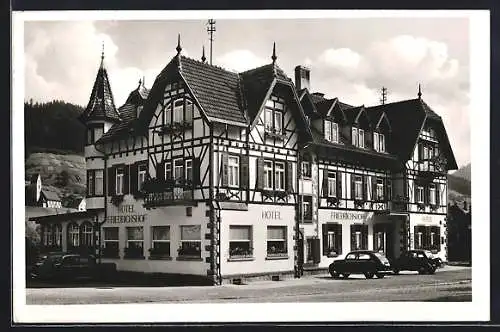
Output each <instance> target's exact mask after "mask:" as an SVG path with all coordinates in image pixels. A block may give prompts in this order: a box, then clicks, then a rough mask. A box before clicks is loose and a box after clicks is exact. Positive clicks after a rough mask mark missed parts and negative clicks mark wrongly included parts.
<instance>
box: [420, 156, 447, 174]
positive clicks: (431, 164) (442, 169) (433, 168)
mask: <svg viewBox="0 0 500 332" xmlns="http://www.w3.org/2000/svg"><path fill="white" fill-rule="evenodd" d="M418 170H419V171H420V172H421V173H422V174H423V175H428V176H432V177H435V176H440V175H444V174H446V159H444V158H442V157H439V156H437V157H433V158H430V159H424V160H421V161H420V162H419V163H418Z"/></svg>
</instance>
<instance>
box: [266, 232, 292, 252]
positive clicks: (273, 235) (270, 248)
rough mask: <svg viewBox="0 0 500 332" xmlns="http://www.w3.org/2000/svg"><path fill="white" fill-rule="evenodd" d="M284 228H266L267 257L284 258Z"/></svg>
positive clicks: (285, 233) (285, 243) (285, 250)
mask: <svg viewBox="0 0 500 332" xmlns="http://www.w3.org/2000/svg"><path fill="white" fill-rule="evenodd" d="M286 239H287V229H286V226H267V255H268V256H284V255H286V254H287V252H288V251H287V241H286Z"/></svg>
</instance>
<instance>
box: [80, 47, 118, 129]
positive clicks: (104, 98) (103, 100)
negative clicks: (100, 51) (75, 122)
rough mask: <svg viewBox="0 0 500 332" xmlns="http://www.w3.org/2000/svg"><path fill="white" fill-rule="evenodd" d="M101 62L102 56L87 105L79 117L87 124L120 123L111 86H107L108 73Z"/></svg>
mask: <svg viewBox="0 0 500 332" xmlns="http://www.w3.org/2000/svg"><path fill="white" fill-rule="evenodd" d="M103 60H104V56H102V58H101V66H100V67H99V70H98V71H97V76H96V79H95V81H94V87H93V88H92V93H91V95H90V99H89V103H88V104H87V107H86V108H85V111H84V112H83V113H82V115H81V116H80V120H81V121H82V122H87V121H89V120H110V121H115V122H116V121H120V114H119V113H118V112H117V110H116V107H115V102H114V100H113V93H112V92H111V86H110V84H109V79H108V72H107V71H106V68H105V67H104V64H103Z"/></svg>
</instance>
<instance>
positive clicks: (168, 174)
mask: <svg viewBox="0 0 500 332" xmlns="http://www.w3.org/2000/svg"><path fill="white" fill-rule="evenodd" d="M171 179H172V164H171V163H170V162H166V163H165V180H171Z"/></svg>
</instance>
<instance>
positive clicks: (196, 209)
mask: <svg viewBox="0 0 500 332" xmlns="http://www.w3.org/2000/svg"><path fill="white" fill-rule="evenodd" d="M176 49H177V55H175V56H174V57H173V58H172V59H171V61H170V62H169V63H168V64H167V65H166V66H165V68H164V69H163V70H162V71H161V72H160V73H159V74H158V76H157V77H156V80H155V81H154V83H153V86H152V87H151V89H147V88H146V87H145V86H144V82H143V81H142V82H140V83H139V86H138V87H137V89H135V90H134V91H132V92H131V93H130V95H129V97H128V99H127V100H126V102H125V104H124V105H122V106H120V107H118V108H116V106H115V104H114V99H113V94H112V91H111V86H110V83H109V79H108V73H107V70H106V68H105V66H104V63H103V61H101V66H100V68H99V69H98V73H97V77H96V80H95V83H94V87H93V89H92V92H91V96H90V100H89V103H88V105H87V107H86V109H85V112H84V113H83V114H82V117H81V121H83V123H85V125H86V127H87V135H86V137H87V141H86V146H85V159H86V165H87V191H88V192H87V197H86V205H87V207H86V208H87V210H86V211H82V212H78V213H75V214H74V218H72V219H71V220H69V217H68V216H65V217H64V218H65V219H61V218H59V219H56V218H48V217H43V218H39V219H38V222H40V223H41V224H42V226H43V227H42V229H43V230H44V231H47V232H51V230H52V229H57V230H58V231H57V233H55V232H54V233H51V235H49V236H47V237H48V238H50V237H53V236H57V237H60V238H59V240H60V241H52V242H51V243H61V249H62V250H80V249H81V248H85V250H95V252H96V254H97V255H98V256H99V257H100V259H102V261H106V262H114V263H116V265H117V269H118V270H127V271H142V272H151V273H170V274H185V275H197V276H203V277H207V278H210V279H211V280H213V282H214V283H215V284H220V283H223V282H236V281H241V280H242V279H248V278H253V277H264V278H273V279H279V278H284V277H290V276H292V277H293V276H296V277H298V276H300V275H301V274H302V273H303V271H304V270H306V271H307V270H312V271H313V270H321V269H324V268H326V267H328V265H329V264H330V263H331V262H332V261H333V260H334V259H339V258H342V257H344V256H345V254H347V253H348V252H349V251H351V250H356V249H370V250H377V251H381V252H384V253H385V254H386V255H387V256H388V257H389V258H394V257H397V256H398V255H399V254H400V253H401V252H403V251H405V250H408V249H412V248H424V249H429V250H432V251H434V252H435V253H436V254H437V255H439V257H441V259H442V260H443V261H446V245H447V243H446V219H445V217H446V213H447V178H446V174H447V172H448V171H449V170H453V169H456V168H457V165H456V161H455V158H454V155H453V151H452V149H451V146H450V143H449V140H448V137H447V134H446V130H445V128H444V124H443V121H442V119H441V118H440V117H439V116H438V115H437V114H436V113H435V112H433V111H432V109H431V108H430V107H429V106H428V105H427V104H426V103H425V102H424V100H423V99H422V97H421V93H420V91H419V94H418V98H416V99H411V100H405V101H401V102H395V103H388V104H384V105H377V106H370V107H368V106H364V105H362V106H359V105H358V106H352V105H348V104H346V103H343V102H341V101H340V100H339V99H337V98H333V99H327V98H325V97H324V95H323V94H320V93H311V92H310V91H309V90H310V74H311V73H310V71H309V70H308V69H307V68H305V67H302V66H297V67H296V68H295V81H293V80H292V79H290V78H289V77H287V75H286V74H285V73H284V71H283V70H282V69H280V67H279V66H278V64H277V56H276V51H275V49H274V48H273V54H272V57H271V60H272V61H271V63H270V64H268V65H264V66H261V67H258V68H255V69H252V70H249V71H245V72H242V73H235V72H231V71H228V70H225V69H223V68H220V67H217V66H213V65H210V64H208V63H207V62H206V59H205V56H204V54H203V56H202V59H201V61H197V60H194V59H191V58H187V57H185V56H183V55H182V54H181V53H182V48H181V45H180V40H179V42H178V45H177V48H176ZM103 59H104V56H103V57H102V60H103ZM54 225H57V226H54ZM42 238H44V237H42ZM79 248H80V249H79ZM89 248H90V249H89Z"/></svg>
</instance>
